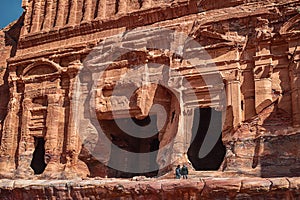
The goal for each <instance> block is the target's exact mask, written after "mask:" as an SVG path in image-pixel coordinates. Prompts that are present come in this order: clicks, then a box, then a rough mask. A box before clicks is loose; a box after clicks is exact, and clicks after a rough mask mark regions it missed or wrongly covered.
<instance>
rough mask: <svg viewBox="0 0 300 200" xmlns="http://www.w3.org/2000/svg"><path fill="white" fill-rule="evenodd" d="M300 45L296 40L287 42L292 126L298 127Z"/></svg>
mask: <svg viewBox="0 0 300 200" xmlns="http://www.w3.org/2000/svg"><path fill="white" fill-rule="evenodd" d="M299 44H300V43H299V42H298V40H290V41H289V53H290V55H291V58H290V59H291V60H290V64H289V71H290V80H291V91H292V94H291V96H292V113H293V126H294V127H299V126H300V98H299V97H300V46H298V45H299Z"/></svg>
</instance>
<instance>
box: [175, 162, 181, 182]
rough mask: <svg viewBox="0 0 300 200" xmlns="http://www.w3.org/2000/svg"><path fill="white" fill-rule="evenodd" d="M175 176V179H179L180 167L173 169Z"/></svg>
mask: <svg viewBox="0 0 300 200" xmlns="http://www.w3.org/2000/svg"><path fill="white" fill-rule="evenodd" d="M175 175H176V179H180V177H181V173H180V165H177V167H176V169H175Z"/></svg>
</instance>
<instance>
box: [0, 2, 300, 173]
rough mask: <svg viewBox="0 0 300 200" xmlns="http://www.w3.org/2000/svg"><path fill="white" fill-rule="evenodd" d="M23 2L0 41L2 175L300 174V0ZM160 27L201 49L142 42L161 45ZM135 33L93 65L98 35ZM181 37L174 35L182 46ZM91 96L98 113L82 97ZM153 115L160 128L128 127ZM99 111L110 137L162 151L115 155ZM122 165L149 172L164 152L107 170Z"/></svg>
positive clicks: (135, 148)
mask: <svg viewBox="0 0 300 200" xmlns="http://www.w3.org/2000/svg"><path fill="white" fill-rule="evenodd" d="M22 7H23V8H24V14H23V15H22V16H21V17H20V19H19V20H18V21H16V22H14V23H12V24H11V25H9V26H8V27H6V28H4V29H3V30H1V38H0V40H1V52H0V57H1V61H0V62H1V63H0V64H1V66H3V67H2V68H0V78H1V79H0V99H1V102H0V139H1V141H0V145H1V147H0V168H1V171H0V175H1V177H7V178H29V177H47V178H70V177H86V176H90V177H97V176H100V177H105V176H109V177H132V176H134V175H137V174H139V175H146V176H160V175H163V174H165V173H166V172H170V171H173V168H174V166H176V165H177V164H181V163H187V164H189V166H190V168H191V169H193V170H195V171H207V170H209V171H210V170H215V171H217V172H218V173H219V174H221V176H222V173H223V174H224V176H225V174H226V172H230V173H233V174H237V173H238V174H244V175H251V176H294V175H299V169H300V150H299V148H297V144H299V142H300V132H299V127H300V99H299V98H300V79H299V76H300V75H299V73H300V62H299V60H300V47H299V45H300V42H299V39H300V13H299V8H300V1H297V0H289V1H286V0H278V1H273V0H271V1H252V0H230V1H219V0H217V1H208V0H202V1H194V0H190V1H186V0H181V1H157V0H145V1H138V0H135V1H125V0H119V1H114V0H68V1H67V0H66V1H59V0H23V3H22ZM135 29H138V30H139V31H137V32H133V33H130V31H131V30H135ZM162 29H167V30H172V31H175V32H176V33H183V34H184V35H186V36H187V37H188V38H192V39H193V41H194V42H196V43H197V44H198V45H199V46H200V47H201V48H200V50H199V47H193V46H192V47H189V50H190V51H191V52H194V53H191V54H190V56H189V57H188V58H186V57H185V56H182V55H177V53H176V52H172V51H169V52H166V51H164V50H162V49H155V48H139V45H137V44H141V47H144V46H143V44H144V43H147V42H149V41H152V42H153V41H154V43H156V44H160V43H163V42H164V41H163V39H161V38H160V37H159V34H161V33H162V32H161V30H162ZM143 30H146V31H147V32H148V31H149V30H154V32H153V33H152V34H151V33H150V34H147V33H145V32H143ZM128 32H129V36H128V38H130V37H131V39H128V40H127V39H125V43H124V44H122V45H124V46H126V45H129V46H130V45H132V46H133V47H134V51H132V52H126V53H124V54H123V55H121V56H120V57H117V58H116V59H115V60H113V62H111V63H110V64H109V65H108V67H107V68H106V69H105V70H103V65H104V64H105V63H102V62H100V63H97V65H93V64H90V63H94V61H95V60H96V61H97V59H98V60H100V61H101V59H103V57H102V55H101V54H100V55H98V54H97V55H94V56H92V58H89V56H90V55H91V54H93V51H95V49H96V50H97V48H99V45H100V47H101V48H102V53H103V54H105V53H106V52H105V49H110V48H111V43H110V41H113V38H115V37H116V36H119V35H123V37H125V36H126V34H127V33H128ZM130 34H132V35H130ZM171 34H173V32H172V33H171ZM124 35H125V36H124ZM172 36H174V35H172ZM175 36H176V35H175ZM175 36H174V38H173V39H172V40H171V41H170V45H171V46H172V45H173V46H176V45H177V46H176V47H179V46H180V45H178V44H177V43H180V38H176V37H175ZM146 46H147V45H146ZM107 52H109V50H107ZM191 55H192V56H191ZM190 60H196V61H197V62H196V64H193V62H192V61H190ZM96 61H95V62H96ZM98 62H99V61H98ZM103 62H104V61H103ZM150 63H155V64H156V65H151V64H150ZM195 65H197V66H195ZM136 66H138V67H136ZM166 66H168V67H166ZM85 69H87V71H88V73H86V72H85ZM195 69H200V71H201V72H200V73H199V71H197V70H195ZM101 70H103V71H104V72H103V74H101V77H100V78H99V74H97V73H96V72H97V71H101ZM95 73H96V75H95ZM124 74H129V78H127V79H126V78H125V79H122V76H123V75H124ZM141 74H142V75H143V77H142V78H141V77H140V75H141ZM120 80H121V81H120ZM145 80H147V81H145ZM145 82H147V83H151V84H148V85H147V84H143V83H145ZM116 83H118V84H116ZM78 85H80V91H81V96H80V97H78V96H76V91H77V90H76V89H77V88H78ZM91 85H92V86H91ZM95 85H96V86H95ZM93 87H94V88H93ZM91 88H92V89H94V90H91ZM130 88H135V89H134V90H133V91H131V89H130ZM131 92H132V94H131ZM128 94H130V95H128ZM88 95H91V96H92V98H94V100H93V102H94V104H88V105H89V108H91V110H93V111H94V112H95V116H90V115H89V114H86V113H88V112H90V111H89V108H86V107H85V105H82V106H81V103H82V102H85V101H82V100H80V98H84V97H86V98H88V97H87V96H88ZM85 100H86V99H85ZM155 105H160V106H161V108H163V110H164V113H163V112H160V110H159V112H155ZM125 111H126V112H125ZM127 111H128V112H127ZM126 113H130V114H129V115H127V114H126ZM149 116H150V118H151V120H150V121H153V120H154V122H155V123H154V125H153V123H151V124H152V125H153V126H151V127H150V128H149V129H150V130H148V131H153V130H154V132H156V133H157V134H155V135H153V136H151V137H148V138H146V139H141V138H139V137H138V136H137V137H132V136H128V135H126V134H125V133H124V131H123V130H121V128H118V125H122V124H125V126H126V123H127V122H128V120H133V121H135V122H136V123H137V124H139V125H141V127H143V126H145V125H146V124H147V123H148V122H149V121H147V120H149ZM211 116H215V117H214V121H212V122H211V121H209V118H210V117H211ZM78 119H79V121H78ZM162 119H164V120H162ZM197 119H200V121H197ZM95 120H96V121H97V122H98V123H99V125H100V127H101V129H102V131H103V132H104V133H105V134H106V136H107V138H109V140H110V142H111V143H113V144H114V145H116V146H118V147H120V148H122V149H124V150H126V151H130V152H135V153H145V152H153V151H157V153H156V154H155V155H154V157H153V156H152V157H151V156H149V157H147V159H146V160H145V159H139V160H131V161H130V159H129V157H127V156H126V153H125V154H121V155H119V154H118V155H119V157H115V158H114V159H112V157H111V155H113V154H114V152H113V151H114V149H113V148H112V147H111V144H110V143H107V142H106V140H103V141H101V137H100V136H97V135H98V131H99V130H97V129H93V128H91V127H92V125H93V123H94V122H95ZM207 120H208V121H207ZM163 122H164V123H163ZM209 123H213V127H214V128H212V129H210V128H208V127H206V125H205V124H209ZM203 124H204V125H203ZM218 130H220V132H221V133H219V134H220V137H218V138H217V139H216V142H215V145H214V146H213V147H212V148H211V151H210V152H209V153H208V154H207V155H206V156H205V157H204V158H199V155H198V152H199V151H200V147H201V144H203V143H205V142H204V138H205V137H206V135H211V134H217V135H218V133H215V132H217V131H218ZM136 131H137V132H147V130H146V131H145V130H143V129H136ZM214 131H215V132H214ZM95 138H96V139H95ZM192 138H194V140H193V139H192ZM102 139H103V138H102ZM91 146H92V147H93V150H94V152H92V151H91ZM164 147H165V148H164ZM98 154H101V155H98ZM95 155H96V156H95ZM127 158H128V159H127ZM114 160H117V161H114ZM113 162H120V163H122V164H123V165H125V168H126V167H129V165H132V163H134V165H138V166H139V165H140V168H145V171H147V169H150V168H151V167H150V165H152V164H153V163H154V165H156V166H157V170H156V171H150V172H148V171H147V172H146V173H142V171H143V170H142V169H141V171H139V173H137V174H134V173H132V172H130V173H127V172H126V169H124V171H125V172H124V171H122V170H117V169H113V168H111V167H108V166H113V165H114V163H113ZM124 163H125V164H124ZM145 163H146V164H145ZM116 165H118V163H117V164H116ZM129 168H130V167H129Z"/></svg>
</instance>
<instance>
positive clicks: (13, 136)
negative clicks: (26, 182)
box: [0, 81, 22, 177]
mask: <svg viewBox="0 0 300 200" xmlns="http://www.w3.org/2000/svg"><path fill="white" fill-rule="evenodd" d="M10 94H11V95H10V101H9V105H8V114H7V117H6V119H5V121H4V125H3V133H2V138H1V139H2V141H1V149H0V169H1V171H0V175H1V176H2V177H11V176H12V175H13V172H14V170H15V167H16V165H15V154H16V150H17V146H18V132H19V130H18V129H19V112H20V102H21V99H22V96H21V94H18V93H17V84H16V82H15V81H13V82H12V83H11V88H10Z"/></svg>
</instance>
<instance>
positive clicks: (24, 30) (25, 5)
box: [21, 0, 33, 35]
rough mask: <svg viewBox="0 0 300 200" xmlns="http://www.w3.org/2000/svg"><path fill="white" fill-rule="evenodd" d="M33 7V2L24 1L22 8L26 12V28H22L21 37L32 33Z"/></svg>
mask: <svg viewBox="0 0 300 200" xmlns="http://www.w3.org/2000/svg"><path fill="white" fill-rule="evenodd" d="M32 5H33V1H31V2H28V1H27V0H26V1H25V0H23V2H22V7H23V8H24V9H25V10H26V15H25V19H24V26H23V28H22V33H21V35H26V34H27V33H30V29H31V17H32Z"/></svg>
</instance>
